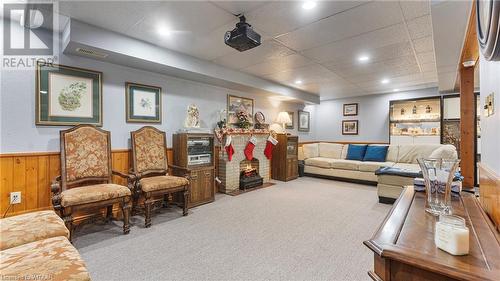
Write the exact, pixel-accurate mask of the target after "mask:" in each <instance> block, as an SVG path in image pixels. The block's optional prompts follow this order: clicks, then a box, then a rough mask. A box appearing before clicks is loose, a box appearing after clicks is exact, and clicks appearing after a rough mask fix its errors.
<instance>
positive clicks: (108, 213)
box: [106, 205, 113, 222]
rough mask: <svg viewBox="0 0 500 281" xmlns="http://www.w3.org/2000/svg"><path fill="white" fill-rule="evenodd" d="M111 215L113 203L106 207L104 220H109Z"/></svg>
mask: <svg viewBox="0 0 500 281" xmlns="http://www.w3.org/2000/svg"><path fill="white" fill-rule="evenodd" d="M112 217H113V205H111V206H108V207H106V222H110V221H111V218H112Z"/></svg>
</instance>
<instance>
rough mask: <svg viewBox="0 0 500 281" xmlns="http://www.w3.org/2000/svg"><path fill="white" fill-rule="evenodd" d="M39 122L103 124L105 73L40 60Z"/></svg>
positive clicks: (48, 123) (37, 87) (43, 123)
mask: <svg viewBox="0 0 500 281" xmlns="http://www.w3.org/2000/svg"><path fill="white" fill-rule="evenodd" d="M35 80H36V81H35V85H36V86H35V88H36V89H35V115H36V116H35V124H36V125H47V126H72V125H79V124H90V125H95V126H99V127H100V126H102V72H99V71H94V70H89V69H83V68H77V67H71V66H66V65H58V64H49V63H46V62H37V66H36V78H35Z"/></svg>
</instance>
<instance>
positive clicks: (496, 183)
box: [479, 163, 500, 231]
mask: <svg viewBox="0 0 500 281" xmlns="http://www.w3.org/2000/svg"><path fill="white" fill-rule="evenodd" d="M479 194H480V196H479V201H480V202H481V206H482V207H483V209H484V211H485V212H486V213H487V214H488V216H490V218H491V220H492V221H493V223H494V224H495V226H496V228H497V230H498V231H500V175H498V174H496V173H495V172H494V171H493V170H491V169H490V168H489V167H487V166H486V165H484V164H483V163H480V164H479Z"/></svg>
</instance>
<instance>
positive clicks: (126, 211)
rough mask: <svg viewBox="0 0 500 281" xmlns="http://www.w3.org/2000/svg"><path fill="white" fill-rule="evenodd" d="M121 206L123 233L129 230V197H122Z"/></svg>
mask: <svg viewBox="0 0 500 281" xmlns="http://www.w3.org/2000/svg"><path fill="white" fill-rule="evenodd" d="M121 207H122V213H123V234H128V233H129V232H130V224H129V215H130V198H129V197H125V198H123V201H122V203H121ZM108 208H109V207H108ZM108 210H109V209H108Z"/></svg>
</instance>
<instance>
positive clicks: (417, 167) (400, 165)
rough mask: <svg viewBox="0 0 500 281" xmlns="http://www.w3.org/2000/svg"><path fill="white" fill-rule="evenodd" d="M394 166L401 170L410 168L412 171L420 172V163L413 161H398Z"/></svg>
mask: <svg viewBox="0 0 500 281" xmlns="http://www.w3.org/2000/svg"><path fill="white" fill-rule="evenodd" d="M392 167H393V168H398V169H401V170H408V171H412V172H417V173H418V172H420V165H418V164H413V163H396V164H394V166H392Z"/></svg>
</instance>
